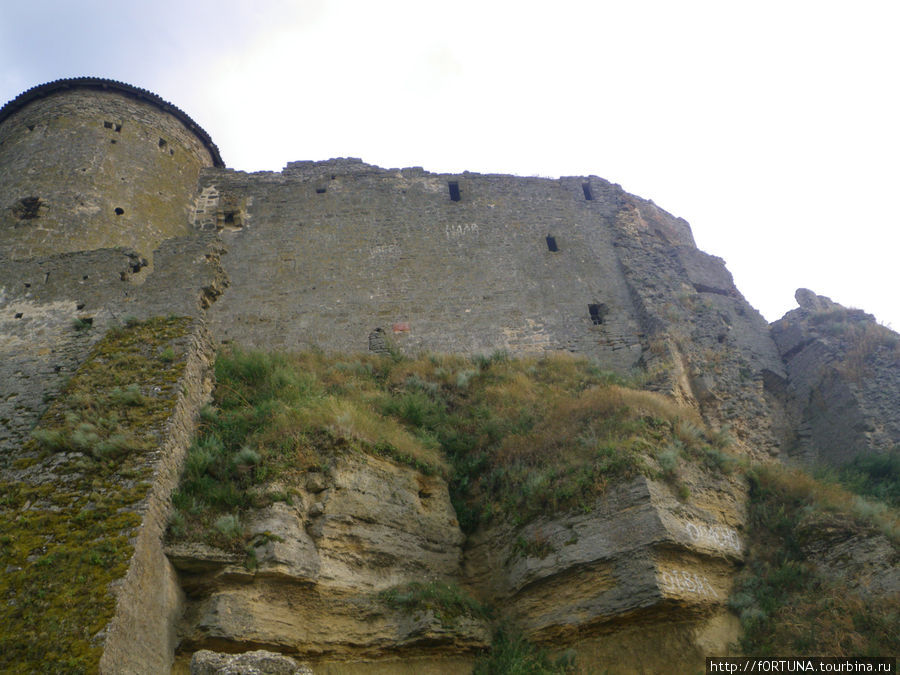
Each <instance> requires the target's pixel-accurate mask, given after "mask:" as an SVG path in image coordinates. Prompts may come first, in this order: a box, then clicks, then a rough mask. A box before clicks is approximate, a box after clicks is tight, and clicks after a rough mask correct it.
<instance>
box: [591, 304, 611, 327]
mask: <svg viewBox="0 0 900 675" xmlns="http://www.w3.org/2000/svg"><path fill="white" fill-rule="evenodd" d="M607 311H609V310H608V308H607V306H606V305H604V304H602V303H591V304H590V305H588V313H589V314H590V315H591V323H592V324H594V325H595V326H599V325H600V324H602V323H603V317H605V316H606V313H607Z"/></svg>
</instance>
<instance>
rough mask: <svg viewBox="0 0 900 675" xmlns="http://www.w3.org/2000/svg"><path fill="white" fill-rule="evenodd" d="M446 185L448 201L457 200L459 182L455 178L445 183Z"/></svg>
mask: <svg viewBox="0 0 900 675" xmlns="http://www.w3.org/2000/svg"><path fill="white" fill-rule="evenodd" d="M447 187H448V188H449V189H450V201H451V202H458V201H459V183H457V182H456V181H455V180H451V181H449V182H448V183H447Z"/></svg>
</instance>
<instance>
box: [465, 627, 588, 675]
mask: <svg viewBox="0 0 900 675" xmlns="http://www.w3.org/2000/svg"><path fill="white" fill-rule="evenodd" d="M575 666H576V664H575V657H574V654H573V653H571V652H569V653H566V654H563V655H562V656H561V657H559V658H558V659H555V660H554V659H551V658H550V655H549V654H548V653H547V651H546V650H544V649H541V648H540V647H537V646H535V645H533V644H532V643H530V642H528V641H527V640H526V639H525V638H524V637H522V635H521V634H519V633H517V632H513V631H510V630H504V629H500V630H498V631H497V632H496V633H495V634H494V639H493V642H492V644H491V649H490V651H489V652H488V653H487V655H485V656H483V657H481V658H480V659H478V661H476V662H475V669H474V670H473V671H472V673H473V675H496V674H499V673H511V674H512V673H516V674H520V675H557V674H558V673H568V672H571V671H572V670H574V669H575Z"/></svg>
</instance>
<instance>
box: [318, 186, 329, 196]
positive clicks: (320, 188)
mask: <svg viewBox="0 0 900 675" xmlns="http://www.w3.org/2000/svg"><path fill="white" fill-rule="evenodd" d="M326 189H327V188H323V187H318V188H316V194H317V195H324V194H325V192H326Z"/></svg>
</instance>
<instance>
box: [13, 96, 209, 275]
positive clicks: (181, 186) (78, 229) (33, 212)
mask: <svg viewBox="0 0 900 675" xmlns="http://www.w3.org/2000/svg"><path fill="white" fill-rule="evenodd" d="M209 166H222V159H221V158H220V157H219V151H218V150H217V148H216V146H215V145H214V144H213V142H212V141H211V140H210V138H209V136H208V135H207V134H206V132H204V131H203V130H202V129H201V128H200V127H199V126H197V125H196V124H195V123H194V122H193V120H191V118H190V117H188V116H187V115H185V114H184V113H183V112H182V111H180V110H179V109H178V108H176V107H175V106H173V105H171V104H169V103H167V102H166V101H164V100H162V99H161V98H160V97H159V96H156V95H155V94H152V93H150V92H148V91H145V90H143V89H138V88H137V87H133V86H130V85H127V84H123V83H121V82H114V81H111V80H102V79H97V78H78V79H70V80H58V81H56V82H50V83H48V84H44V85H41V86H39V87H35V88H33V89H30V90H28V91H26V92H25V93H23V94H21V95H20V96H18V97H17V98H15V99H14V100H12V101H10V102H9V103H7V104H6V105H5V106H3V108H2V109H0V253H3V254H5V255H7V256H9V257H10V258H13V259H21V258H31V257H35V256H40V255H51V254H54V253H64V252H70V251H79V250H92V249H100V248H110V247H115V246H124V247H128V248H133V249H135V250H136V251H137V252H138V253H139V254H140V255H141V256H143V257H145V258H150V257H151V255H152V253H153V249H155V248H156V247H157V246H158V245H159V243H160V242H161V241H163V240H164V239H167V238H170V237H175V236H181V235H186V234H188V233H189V227H188V217H187V216H188V212H189V204H190V202H191V197H192V196H193V193H194V192H195V190H196V186H197V176H198V174H199V172H200V169H201V168H203V167H209Z"/></svg>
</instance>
